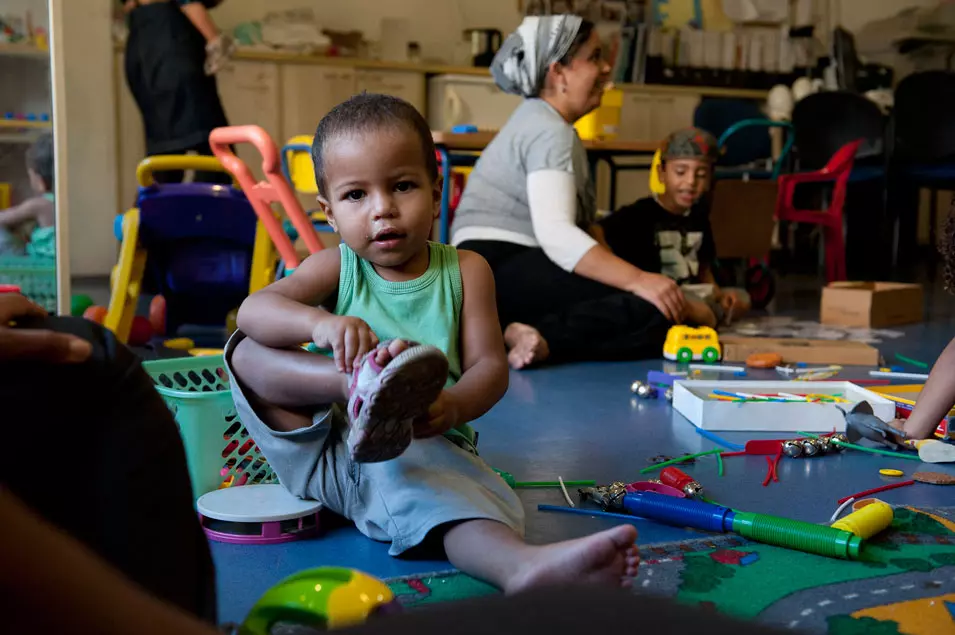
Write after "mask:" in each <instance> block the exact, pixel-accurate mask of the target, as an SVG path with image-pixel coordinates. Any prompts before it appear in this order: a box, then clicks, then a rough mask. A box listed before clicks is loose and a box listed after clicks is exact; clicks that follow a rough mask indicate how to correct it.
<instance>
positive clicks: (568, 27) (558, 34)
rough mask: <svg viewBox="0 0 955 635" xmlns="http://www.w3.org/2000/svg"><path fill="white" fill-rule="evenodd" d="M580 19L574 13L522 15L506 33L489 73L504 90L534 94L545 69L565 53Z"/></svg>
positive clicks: (535, 95) (539, 90)
mask: <svg viewBox="0 0 955 635" xmlns="http://www.w3.org/2000/svg"><path fill="white" fill-rule="evenodd" d="M581 22H583V20H582V19H581V18H580V17H579V16H576V15H548V16H540V17H539V16H534V17H527V18H524V21H523V22H521V25H520V26H519V27H517V30H516V31H514V32H513V33H511V34H510V35H509V36H507V39H506V40H504V44H503V45H501V49H500V50H499V51H498V52H497V55H495V56H494V61H493V62H492V63H491V75H492V76H493V77H494V81H495V82H496V83H497V85H498V86H499V87H500V89H501V90H503V91H504V92H505V93H511V94H513V95H523V96H524V97H537V96H538V95H540V92H541V89H543V88H544V78H545V77H547V69H548V68H550V65H551V64H553V63H554V62H557V61H559V60H560V59H561V58H562V57H564V56H565V55H567V51H569V50H570V45H571V44H573V43H574V38H575V37H577V31H578V30H579V29H580V24H581Z"/></svg>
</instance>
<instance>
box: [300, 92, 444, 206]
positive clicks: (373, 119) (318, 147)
mask: <svg viewBox="0 0 955 635" xmlns="http://www.w3.org/2000/svg"><path fill="white" fill-rule="evenodd" d="M394 126H407V127H409V128H410V129H411V130H412V131H414V133H415V134H416V135H418V138H419V140H420V141H421V152H422V153H423V154H424V157H423V158H424V163H425V167H426V168H427V170H428V176H429V177H430V178H431V180H432V182H433V181H435V180H436V179H437V178H438V161H437V159H436V158H435V150H434V140H433V139H432V138H431V128H430V126H428V122H427V121H425V120H424V117H422V116H421V113H419V112H418V111H417V110H415V107H414V106H412V105H411V104H409V103H408V102H406V101H405V100H403V99H399V98H397V97H392V96H391V95H379V94H376V93H362V94H360V95H355V96H354V97H352V98H351V99H348V100H347V101H343V102H342V103H340V104H338V105H337V106H335V107H334V108H332V110H331V112H329V113H328V114H327V115H325V116H324V117H322V120H321V121H320V122H318V128H317V129H316V130H315V138H314V140H313V141H312V163H313V165H314V166H315V183H316V185H318V192H319V194H321V195H322V196H327V193H326V192H325V160H324V157H323V154H324V152H325V146H326V145H327V144H328V143H329V141H330V140H331V139H334V138H335V137H336V136H339V135H342V134H352V133H355V132H365V131H368V130H375V129H378V128H384V127H394ZM369 159H371V157H369Z"/></svg>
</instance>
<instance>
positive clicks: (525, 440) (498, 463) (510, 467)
mask: <svg viewBox="0 0 955 635" xmlns="http://www.w3.org/2000/svg"><path fill="white" fill-rule="evenodd" d="M938 291H939V290H936V291H934V292H933V293H930V294H929V297H928V298H927V300H926V305H927V307H928V309H929V311H930V313H929V314H930V315H931V316H932V319H931V320H930V321H928V322H926V323H923V324H919V325H913V326H910V327H902V328H901V329H900V330H903V331H905V332H906V336H905V337H903V338H899V339H897V340H887V342H886V343H885V344H880V345H878V348H879V349H880V350H881V351H882V354H883V356H884V357H885V358H886V359H888V360H890V361H891V359H892V354H893V353H895V352H900V353H903V354H905V355H906V356H908V357H912V358H915V359H921V360H926V361H933V360H935V359H936V357H937V356H938V354H939V353H940V352H941V350H942V348H944V346H945V345H946V344H947V342H948V341H949V339H950V338H951V337H952V335H953V334H955V311H953V308H955V301H953V299H952V298H951V297H950V296H946V295H943V294H941V293H940V292H938ZM785 299H786V301H785V302H783V300H782V299H781V300H780V303H779V304H780V305H782V308H783V310H784V313H785V314H787V315H800V314H801V317H812V315H811V314H810V312H808V310H807V309H805V308H804V307H814V308H813V309H812V313H815V311H817V310H818V309H817V308H815V307H818V306H819V304H818V302H819V300H818V291H815V299H812V294H809V295H806V296H803V295H800V294H796V293H791V294H788V295H787V296H786V298H785ZM661 367H662V361H647V362H632V363H592V364H574V365H567V366H560V367H554V368H545V369H541V370H534V371H528V372H522V373H511V384H510V389H509V391H508V393H507V395H506V397H505V398H504V399H503V401H501V403H500V404H499V405H498V406H497V407H495V408H494V409H493V410H492V411H491V412H490V413H489V414H488V415H487V416H485V417H484V418H482V419H481V420H479V421H478V422H477V425H476V428H477V429H478V430H479V431H480V434H481V447H480V449H481V454H482V456H483V457H484V459H485V460H486V461H487V462H488V463H489V464H490V465H492V466H494V467H497V468H499V469H502V470H506V471H508V472H511V473H512V474H513V475H514V476H515V477H516V478H517V479H518V480H554V479H556V478H557V476H558V475H560V476H562V477H564V478H565V479H596V480H597V481H598V482H600V483H606V482H609V481H612V480H627V481H635V480H642V478H641V477H640V476H639V475H638V471H639V470H640V469H641V468H643V467H645V466H647V465H648V459H650V457H653V456H656V455H660V454H666V455H673V456H675V455H680V454H683V453H686V452H700V451H703V450H708V449H711V448H713V447H714V444H713V443H712V442H710V441H707V440H705V439H703V438H702V437H700V436H699V435H698V434H697V433H696V432H695V428H694V427H693V426H692V425H691V424H690V423H689V422H688V421H687V420H686V419H684V418H683V417H682V416H680V415H679V414H676V413H675V412H673V411H672V410H671V408H670V407H669V405H668V404H667V403H666V402H665V401H655V400H654V401H638V400H636V399H634V398H633V396H632V395H631V394H630V391H629V386H630V384H631V382H632V381H633V380H634V379H639V378H645V377H646V373H647V371H648V370H650V369H659V368H661ZM868 370H869V368H864V369H856V368H846V369H845V370H844V371H843V372H842V376H843V377H847V378H862V377H867V376H868V375H867V371H868ZM912 370H913V371H915V370H917V369H914V368H913V369H912ZM763 372H764V373H765V374H764V375H760V374H758V373H750V378H752V379H758V378H761V377H762V378H776V377H777V376H776V374H775V373H774V372H772V371H763ZM723 436H724V437H725V438H727V439H728V440H731V441H735V442H744V441H746V440H748V439H751V438H757V437H758V436H760V435H755V434H752V433H728V434H725V435H723ZM761 436H762V437H763V438H779V435H778V434H776V435H761ZM887 467H890V468H898V469H901V470H904V471H905V472H906V474H907V475H908V474H911V473H912V472H913V471H916V469H929V470H934V471H942V472H947V473H951V474H955V468H953V467H948V466H921V464H918V463H915V462H914V461H905V460H900V459H891V458H884V457H875V456H872V455H866V454H860V453H852V452H847V453H845V454H841V455H834V456H827V457H824V458H816V459H803V460H797V459H787V460H784V461H782V462H781V463H780V466H779V482H778V483H773V484H771V485H770V486H769V487H762V485H761V483H762V480H763V477H764V475H765V473H766V462H765V459H764V458H763V457H739V458H728V459H726V474H725V476H724V477H723V478H719V477H718V475H717V468H716V462H715V461H714V460H711V459H709V458H704V459H701V460H700V461H699V462H698V463H697V464H696V465H693V466H690V467H687V468H685V469H686V471H687V472H688V473H690V474H691V475H693V476H694V477H696V478H697V479H698V480H699V481H700V482H701V483H702V484H703V485H704V487H705V488H706V490H707V493H708V496H710V497H712V498H713V499H715V500H718V501H720V502H721V503H723V504H726V505H728V506H732V507H735V508H737V509H742V510H746V511H757V512H763V513H769V514H775V515H779V516H785V517H790V518H796V519H800V520H806V521H810V522H822V521H825V520H827V519H828V518H829V516H830V515H831V514H832V512H833V511H834V510H835V508H836V500H837V499H839V498H841V497H843V496H846V495H849V494H852V493H855V492H858V491H862V490H865V489H869V488H872V487H877V486H879V485H882V484H885V483H887V482H890V481H891V480H893V479H889V478H886V477H882V476H880V475H879V469H880V468H887ZM644 478H645V477H644ZM953 493H955V489H946V488H945V487H939V486H931V485H922V484H916V485H914V486H912V487H906V488H901V489H898V490H895V491H891V492H886V493H885V494H883V495H880V496H881V497H882V498H884V500H886V501H888V502H890V503H895V504H909V505H915V506H920V505H952V504H955V496H953ZM520 496H521V499H522V500H523V502H524V507H525V510H526V514H527V539H528V540H529V541H530V542H532V543H545V542H552V541H556V540H563V539H568V538H576V537H579V536H583V535H586V534H588V533H592V532H594V531H598V530H601V529H604V528H607V527H609V526H611V525H612V524H614V522H613V521H610V520H606V519H597V518H588V517H584V516H573V515H567V514H556V513H545V512H538V511H537V505H538V504H539V503H551V504H555V505H563V504H565V503H564V502H563V499H562V497H561V495H560V493H559V491H558V490H523V491H521V492H520ZM634 524H635V525H636V527H637V528H638V530H639V532H640V538H639V542H640V543H641V544H649V543H654V542H662V541H668V540H674V539H679V538H681V537H684V536H687V535H689V534H688V532H685V531H683V530H678V529H673V528H669V527H665V526H661V525H657V524H655V523H652V522H645V521H635V522H634ZM213 555H214V558H215V561H216V566H217V570H218V580H219V603H220V619H221V620H224V621H240V620H241V619H242V618H243V617H244V615H245V614H246V612H247V611H248V609H249V608H250V607H251V606H252V604H253V603H254V602H255V600H256V599H258V597H259V596H260V595H261V594H262V593H263V592H264V591H265V590H266V589H268V588H269V587H270V586H271V585H272V584H274V583H275V582H277V581H279V580H280V579H281V578H283V577H285V576H287V575H290V574H292V573H294V572H296V571H298V570H301V569H304V568H308V567H313V566H319V565H343V566H349V567H354V568H358V569H361V570H364V571H366V572H368V573H371V574H373V575H377V576H381V577H389V576H397V575H406V574H412V573H418V572H428V571H435V570H440V569H446V568H449V567H450V565H449V564H448V563H447V562H446V561H437V562H436V561H408V560H398V559H394V558H391V557H389V556H388V555H387V545H384V544H377V543H373V542H372V541H370V540H368V539H367V538H365V537H363V536H361V535H360V534H359V533H358V531H357V530H355V529H354V528H353V527H350V526H344V527H340V528H335V529H332V530H330V531H329V532H327V533H326V534H325V535H324V536H322V537H321V538H317V539H313V540H306V541H302V542H297V543H290V544H285V545H274V546H255V547H241V546H235V545H227V544H221V543H213Z"/></svg>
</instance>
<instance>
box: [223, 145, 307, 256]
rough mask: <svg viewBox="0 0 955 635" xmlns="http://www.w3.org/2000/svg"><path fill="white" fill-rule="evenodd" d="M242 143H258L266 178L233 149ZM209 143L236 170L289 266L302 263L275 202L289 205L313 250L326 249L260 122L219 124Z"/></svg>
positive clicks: (288, 210) (291, 217) (292, 218)
mask: <svg viewBox="0 0 955 635" xmlns="http://www.w3.org/2000/svg"><path fill="white" fill-rule="evenodd" d="M239 143H250V144H252V145H253V146H255V148H256V150H258V151H259V154H261V155H262V172H264V173H265V178H266V180H265V181H261V182H256V180H255V177H254V176H252V171H251V170H250V169H249V166H247V165H246V164H245V162H244V161H243V160H242V159H240V158H239V157H237V156H236V155H235V153H233V152H232V149H231V148H230V147H229V146H230V145H236V144H239ZM209 145H210V146H212V152H213V154H215V155H216V158H217V159H219V162H220V163H222V165H224V166H225V168H226V169H227V170H228V171H229V172H231V173H232V176H233V177H235V180H236V181H238V183H239V187H241V188H242V191H243V192H245V195H246V197H247V198H248V199H249V203H251V204H252V209H254V210H255V213H256V214H257V215H258V217H259V220H261V221H262V225H264V226H265V229H266V231H268V232H269V236H270V237H271V238H272V242H273V243H275V247H276V249H278V251H279V255H281V256H282V259H283V260H284V261H285V266H286V267H287V268H289V269H294V268H296V267H298V266H299V264H301V260H300V259H299V257H298V254H297V253H296V252H295V248H294V247H293V246H292V241H291V240H290V239H289V237H288V235H287V234H286V233H285V231H284V230H283V229H282V225H281V223H279V221H278V219H276V218H275V215H274V214H273V213H272V207H271V204H272V203H274V202H279V203H281V205H282V207H283V208H284V209H285V214H286V215H287V216H288V218H289V220H290V221H292V225H293V226H294V227H295V229H297V230H298V233H299V235H300V236H301V237H302V240H304V241H305V246H306V247H308V251H309V253H315V252H316V251H321V250H322V247H323V246H322V242H321V241H320V240H319V238H318V233H317V232H316V231H315V228H314V227H312V224H311V223H310V222H309V220H308V217H306V216H305V212H304V211H303V210H302V205H301V204H300V203H299V202H298V198H297V197H296V196H295V192H293V191H292V187H291V186H290V185H289V183H288V181H286V180H285V177H284V176H283V175H282V169H281V164H280V162H279V151H278V148H276V146H275V142H274V141H272V138H271V137H270V136H269V135H268V133H266V132H265V130H263V129H262V128H260V127H258V126H227V127H225V128H216V129H215V130H213V131H212V132H211V133H210V134H209Z"/></svg>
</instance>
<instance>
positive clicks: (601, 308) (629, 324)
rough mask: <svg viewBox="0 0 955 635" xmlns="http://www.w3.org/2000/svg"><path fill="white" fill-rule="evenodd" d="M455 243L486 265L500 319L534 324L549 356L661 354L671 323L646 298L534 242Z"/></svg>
mask: <svg viewBox="0 0 955 635" xmlns="http://www.w3.org/2000/svg"><path fill="white" fill-rule="evenodd" d="M459 247H460V248H461V249H469V250H471V251H474V252H477V253H479V254H480V255H481V256H483V257H484V258H485V260H487V261H488V264H490V265H491V270H492V271H493V272H494V282H495V285H496V286H497V310H498V313H499V315H500V318H501V325H502V326H505V327H506V326H507V325H508V324H510V323H512V322H522V323H524V324H529V325H531V326H533V327H534V328H536V329H537V330H538V331H540V333H541V335H543V336H544V339H546V340H547V344H548V346H549V347H550V352H551V358H552V359H553V360H554V361H577V360H622V359H629V360H632V359H646V358H649V357H659V356H660V353H661V351H662V350H663V341H664V340H665V339H666V334H667V330H668V329H669V328H670V326H671V324H670V323H669V321H667V319H666V318H665V317H664V316H663V314H662V313H660V311H658V310H657V308H656V307H655V306H653V305H652V304H650V303H649V302H647V301H646V300H644V299H642V298H639V297H637V296H635V295H633V294H632V293H627V292H626V291H621V290H619V289H615V288H614V287H609V286H607V285H605V284H601V283H599V282H595V281H593V280H590V279H588V278H584V277H583V276H578V275H577V274H574V273H570V272H567V271H564V270H563V269H561V268H560V267H558V266H557V265H556V264H554V262H553V261H552V260H551V259H550V258H548V257H547V255H546V254H545V253H544V251H543V250H542V249H539V248H534V247H524V246H523V245H516V244H513V243H507V242H502V241H496V240H469V241H466V242H464V243H462V244H461V245H459Z"/></svg>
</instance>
